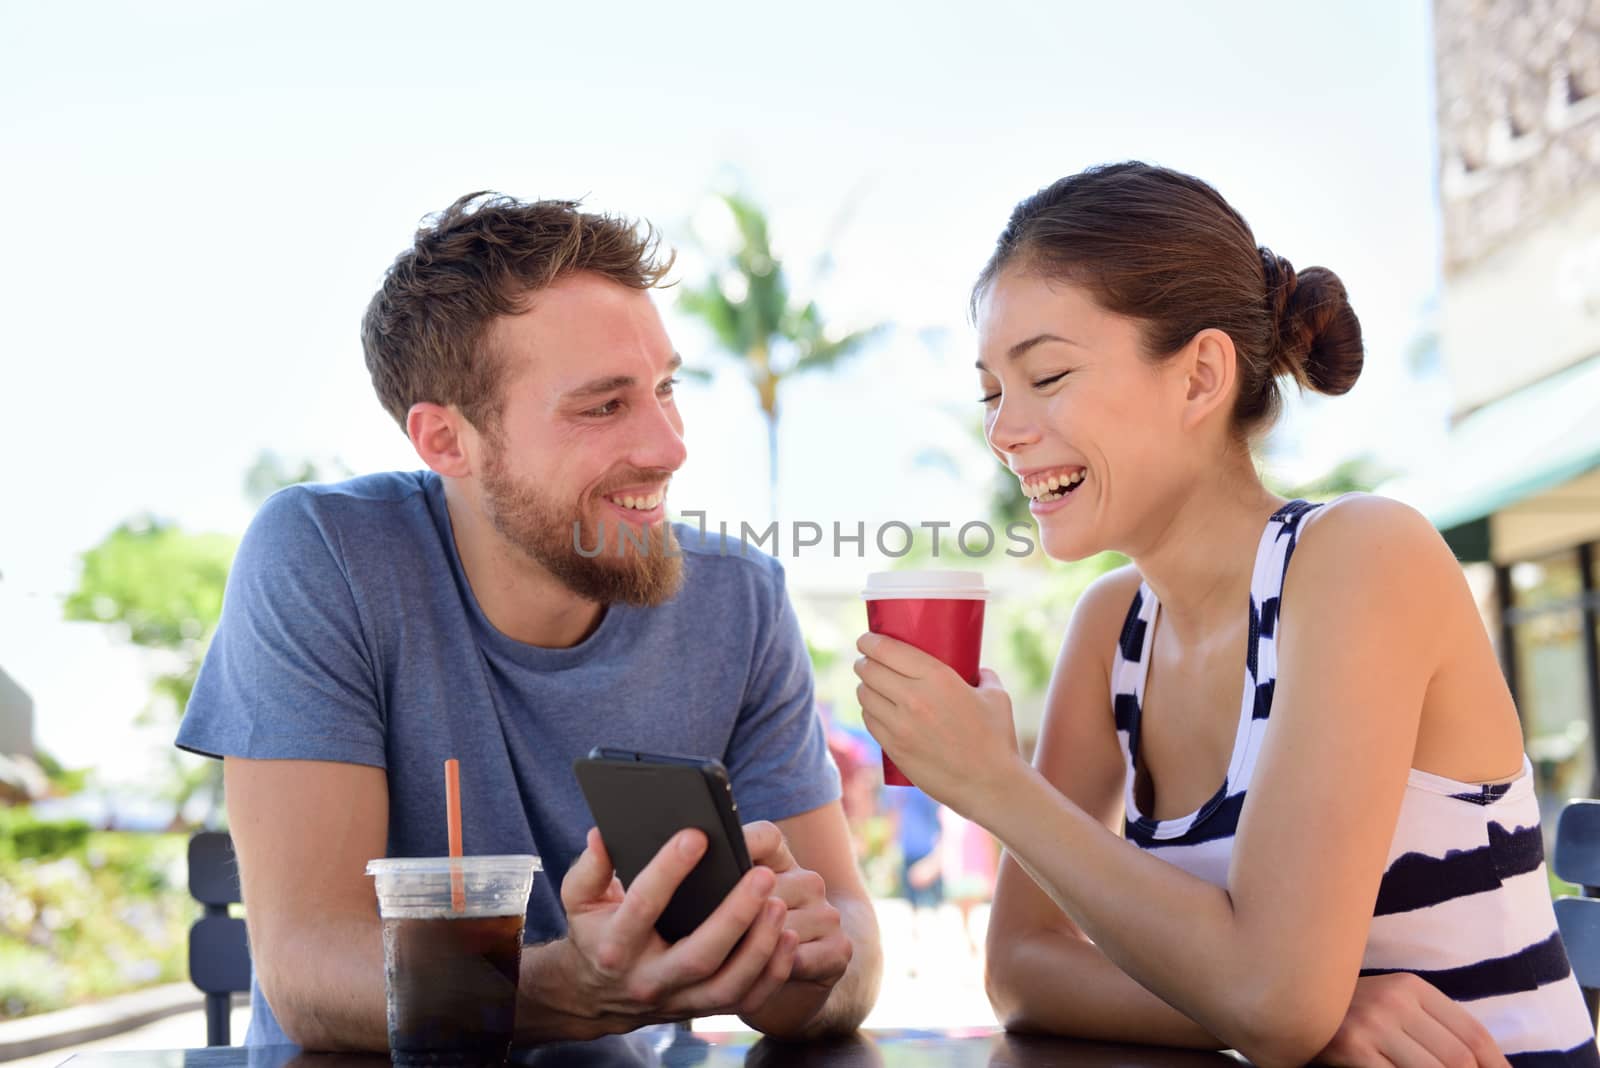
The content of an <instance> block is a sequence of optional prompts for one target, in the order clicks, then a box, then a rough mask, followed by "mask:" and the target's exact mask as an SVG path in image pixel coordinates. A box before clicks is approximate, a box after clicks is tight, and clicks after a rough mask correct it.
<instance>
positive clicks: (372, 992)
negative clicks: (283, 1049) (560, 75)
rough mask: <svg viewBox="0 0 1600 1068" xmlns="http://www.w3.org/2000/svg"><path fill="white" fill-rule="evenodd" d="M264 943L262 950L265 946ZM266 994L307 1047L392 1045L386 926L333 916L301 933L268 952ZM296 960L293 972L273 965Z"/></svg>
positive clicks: (261, 965)
mask: <svg viewBox="0 0 1600 1068" xmlns="http://www.w3.org/2000/svg"><path fill="white" fill-rule="evenodd" d="M264 942H265V940H264V939H263V940H262V941H261V942H260V943H257V944H258V945H261V946H262V948H263V949H264V948H265V946H264ZM258 956H259V957H260V958H261V959H259V960H257V962H256V973H257V977H258V979H259V980H260V982H261V986H262V993H264V994H265V995H266V998H267V1003H268V1004H269V1005H270V1006H271V1007H272V1012H273V1015H274V1016H275V1017H276V1018H277V1021H278V1026H279V1027H281V1028H283V1031H284V1033H285V1034H286V1035H288V1036H289V1038H290V1039H292V1040H293V1041H294V1042H295V1043H296V1044H297V1045H299V1046H301V1047H302V1048H304V1049H308V1050H322V1051H335V1050H373V1051H381V1050H386V1049H388V1048H389V1026H388V1007H387V1001H386V995H385V992H384V977H383V929H382V927H381V926H380V925H379V921H378V917H377V915H376V914H373V915H372V916H370V917H366V916H362V917H359V918H351V919H346V920H336V919H331V918H330V919H328V920H326V921H324V922H323V923H321V924H318V925H315V926H307V927H305V928H304V929H302V930H300V931H298V932H296V934H295V936H294V938H293V941H292V944H290V945H286V946H279V947H276V951H275V952H261V950H259V949H258ZM275 959H281V960H284V961H293V962H294V963H293V964H292V965H291V966H290V969H289V970H280V969H277V968H275V967H274V966H273V963H272V962H273V960H275Z"/></svg>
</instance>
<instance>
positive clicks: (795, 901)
mask: <svg viewBox="0 0 1600 1068" xmlns="http://www.w3.org/2000/svg"><path fill="white" fill-rule="evenodd" d="M744 840H745V845H746V847H747V848H748V849H749V851H750V862H751V863H752V864H753V865H755V868H754V870H756V871H760V870H761V869H763V868H767V869H770V870H771V871H772V872H773V873H774V874H775V875H776V876H777V878H778V882H777V891H776V892H777V896H778V897H779V898H781V899H782V900H783V903H784V904H785V905H786V906H787V907H788V915H787V917H786V919H785V921H784V926H785V928H786V929H787V930H789V931H792V932H794V934H795V935H796V936H797V938H798V942H799V944H798V947H797V948H796V950H795V958H794V968H793V971H792V972H791V978H793V979H798V980H805V981H807V982H813V983H819V984H821V985H823V986H827V987H831V986H833V984H834V983H837V982H838V981H839V979H840V978H841V977H842V976H843V975H844V973H845V969H847V968H848V967H849V966H850V957H851V955H852V954H853V952H854V949H853V947H852V945H851V942H850V937H849V936H848V935H847V934H845V931H844V928H843V926H841V924H840V922H839V910H838V909H836V908H834V907H833V905H832V904H831V903H830V902H829V901H828V898H827V889H828V888H827V886H826V884H825V883H824V882H823V878H822V876H820V875H818V874H817V873H816V872H814V871H810V870H808V869H806V868H802V867H801V866H800V865H799V864H798V863H796V861H795V859H794V854H792V853H790V852H789V843H788V841H787V840H786V839H785V838H784V836H783V832H782V831H781V830H779V829H778V827H777V825H776V824H773V823H768V822H766V821H764V820H763V821H761V822H758V823H751V824H746V825H745V828H744Z"/></svg>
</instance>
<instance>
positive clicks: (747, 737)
mask: <svg viewBox="0 0 1600 1068" xmlns="http://www.w3.org/2000/svg"><path fill="white" fill-rule="evenodd" d="M768 582H770V587H769V588H768V591H764V592H768V593H769V598H763V599H762V600H765V601H767V605H766V608H767V611H766V618H765V619H764V620H763V626H762V631H761V640H759V641H757V642H756V643H755V652H754V657H753V661H752V663H751V665H750V681H749V684H748V686H747V687H746V688H745V695H744V703H743V705H742V706H741V707H740V709H739V722H738V723H737V724H736V725H735V727H734V731H733V737H732V739H731V740H730V742H729V744H728V753H727V759H726V761H725V762H726V764H727V767H728V775H729V777H730V778H731V780H732V782H733V795H734V797H735V798H736V799H737V800H738V802H739V815H740V817H741V818H742V819H743V820H745V821H750V820H780V819H787V818H789V817H790V816H798V815H800V814H801V813H803V812H810V811H811V810H812V809H814V808H818V807H820V806H822V805H825V804H827V803H828V802H830V801H834V800H837V799H838V798H839V795H840V789H839V771H838V769H837V768H836V767H835V766H834V763H833V757H832V756H831V755H830V754H829V753H828V740H827V735H826V732H825V731H824V730H823V725H822V717H821V716H819V715H818V714H817V710H816V701H815V692H814V687H813V684H812V678H811V659H810V657H809V656H808V655H807V653H806V643H805V639H804V638H802V637H801V635H800V623H799V620H797V619H796V618H795V614H794V606H793V605H792V604H790V602H789V595H788V593H787V591H786V590H785V589H784V583H783V569H782V567H781V566H779V565H778V564H777V563H776V562H775V561H774V562H772V563H771V565H770V571H769V572H768Z"/></svg>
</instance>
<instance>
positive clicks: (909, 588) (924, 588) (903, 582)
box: [861, 571, 989, 601]
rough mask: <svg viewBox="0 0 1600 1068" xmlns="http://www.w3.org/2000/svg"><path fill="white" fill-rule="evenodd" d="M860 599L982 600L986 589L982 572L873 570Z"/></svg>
mask: <svg viewBox="0 0 1600 1068" xmlns="http://www.w3.org/2000/svg"><path fill="white" fill-rule="evenodd" d="M861 596H862V597H863V598H865V599H866V600H868V601H892V600H907V599H910V598H922V599H930V600H943V601H986V600H988V599H989V588H988V587H987V586H985V585H984V584H983V572H982V571H874V572H872V574H870V575H868V576H867V588H866V589H864V590H862V591H861Z"/></svg>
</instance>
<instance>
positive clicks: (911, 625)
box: [861, 571, 989, 786]
mask: <svg viewBox="0 0 1600 1068" xmlns="http://www.w3.org/2000/svg"><path fill="white" fill-rule="evenodd" d="M861 596H862V597H864V598H865V599H866V602H867V629H868V630H870V631H871V632H872V633H874V634H882V635H884V636H885V637H888V638H897V639H899V640H900V641H903V642H906V643H907V644H909V645H914V646H916V647H917V648H918V649H921V650H922V651H923V652H925V653H927V654H929V655H930V656H936V657H938V658H939V659H940V660H942V661H943V662H944V663H946V664H948V665H949V666H950V667H951V668H953V669H954V670H955V672H956V674H957V675H960V676H961V677H962V678H963V679H965V680H966V682H967V685H969V686H976V685H978V658H979V655H980V654H981V652H982V650H983V605H984V602H985V601H986V600H987V599H988V597H989V591H988V589H987V587H985V586H984V584H983V574H982V573H981V572H978V571H875V572H873V573H872V574H870V575H868V576H867V588H866V589H865V590H862V591H861ZM883 781H884V783H885V784H886V785H889V786H910V785H912V782H911V780H910V779H908V778H906V777H905V775H904V774H902V773H901V771H900V769H899V768H897V767H895V766H894V761H892V760H890V759H889V754H888V753H887V752H885V753H884V754H883Z"/></svg>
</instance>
